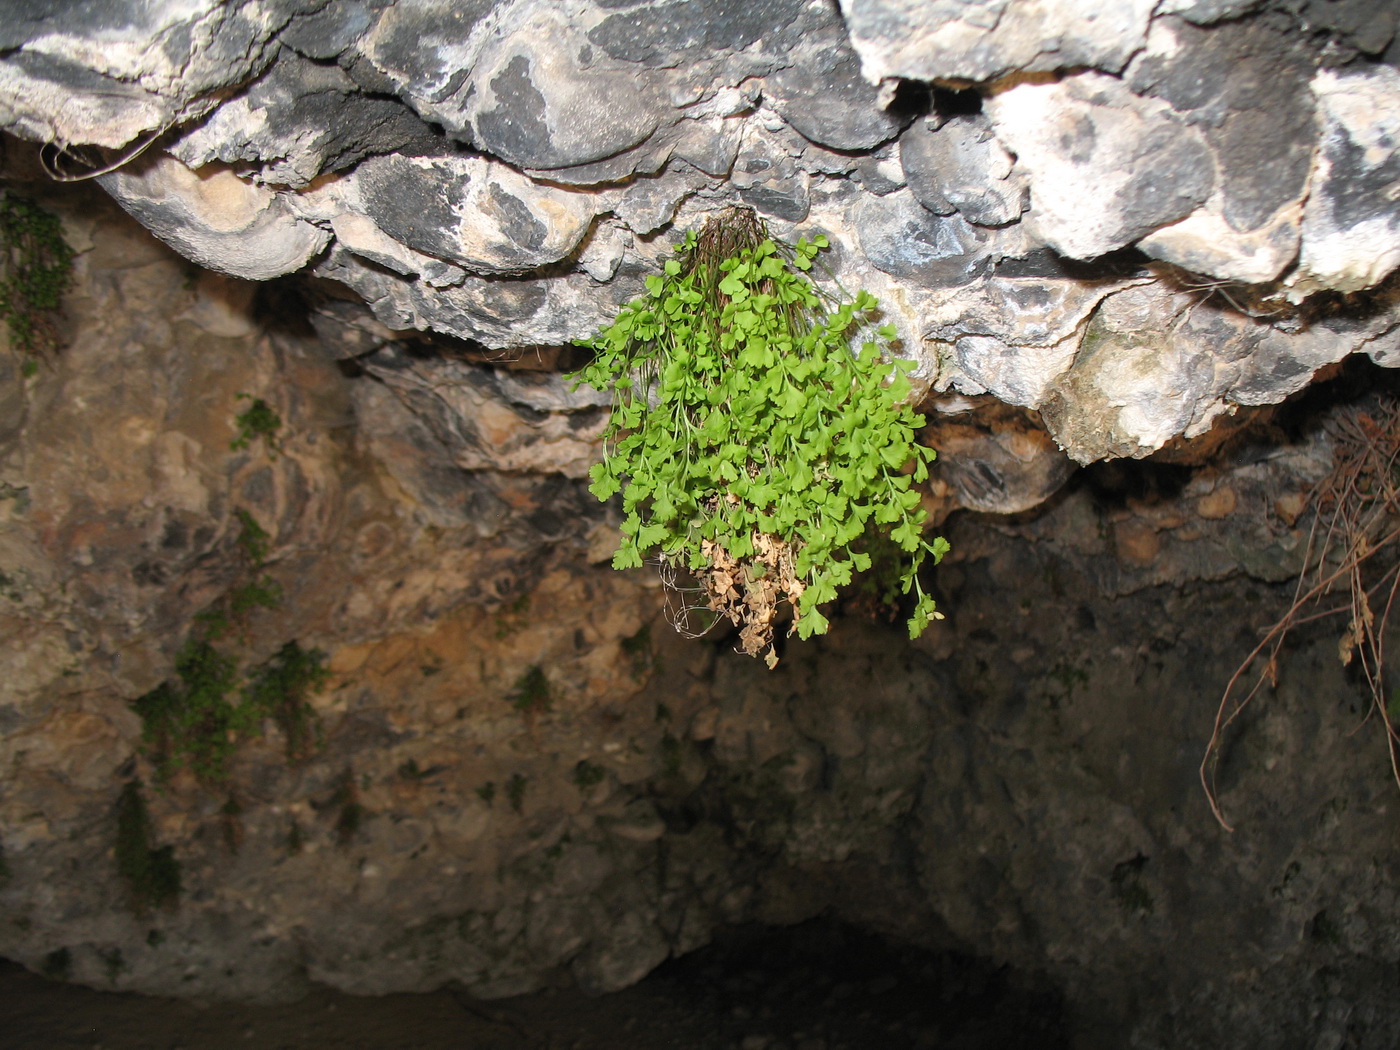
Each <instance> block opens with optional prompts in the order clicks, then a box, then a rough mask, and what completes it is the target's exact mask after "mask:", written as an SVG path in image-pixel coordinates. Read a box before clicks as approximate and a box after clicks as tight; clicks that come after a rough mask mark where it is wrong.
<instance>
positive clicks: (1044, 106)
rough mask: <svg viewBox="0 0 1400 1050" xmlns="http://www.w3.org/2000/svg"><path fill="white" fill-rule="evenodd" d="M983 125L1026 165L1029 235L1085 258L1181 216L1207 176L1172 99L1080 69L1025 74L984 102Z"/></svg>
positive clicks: (1198, 143) (1210, 176)
mask: <svg viewBox="0 0 1400 1050" xmlns="http://www.w3.org/2000/svg"><path fill="white" fill-rule="evenodd" d="M988 111H989V113H990V115H991V120H992V126H993V128H995V130H996V133H997V137H998V138H999V139H1000V140H1001V141H1002V142H1004V143H1005V144H1006V148H1007V149H1009V150H1011V152H1012V153H1014V154H1016V158H1017V161H1018V163H1019V164H1020V165H1021V166H1022V167H1023V168H1024V169H1025V170H1026V171H1027V172H1029V175H1030V184H1031V212H1030V216H1029V217H1028V219H1027V222H1029V223H1030V224H1031V225H1032V227H1033V229H1034V234H1035V236H1036V237H1038V238H1039V239H1041V241H1042V242H1043V243H1045V244H1048V245H1049V246H1050V247H1052V248H1054V249H1055V250H1056V251H1059V252H1061V253H1062V254H1064V255H1069V256H1072V257H1074V258H1077V259H1091V258H1093V257H1095V256H1098V255H1105V254H1107V253H1108V252H1111V251H1114V250H1115V249H1118V248H1122V247H1124V246H1125V245H1128V244H1131V243H1133V242H1134V241H1136V240H1138V239H1139V238H1140V237H1142V236H1143V235H1144V234H1147V233H1150V232H1151V231H1153V230H1155V229H1157V228H1158V227H1161V226H1165V225H1168V224H1170V223H1174V222H1176V221H1177V220H1178V219H1182V218H1185V217H1186V216H1187V215H1189V214H1190V213H1191V212H1192V211H1193V210H1194V209H1195V207H1196V206H1197V205H1198V204H1200V203H1202V202H1203V201H1205V200H1206V199H1207V198H1208V197H1209V196H1210V195H1211V192H1212V190H1213V189H1214V186H1215V181H1216V175H1215V166H1214V164H1213V162H1212V159H1211V155H1210V150H1209V149H1208V148H1207V146H1206V144H1205V141H1204V139H1203V137H1202V136H1201V135H1200V134H1199V133H1197V132H1196V131H1195V129H1194V128H1191V127H1189V126H1188V125H1186V124H1185V123H1184V122H1183V121H1181V120H1180V119H1179V118H1178V117H1177V116H1176V115H1175V114H1174V113H1173V111H1172V109H1171V108H1170V107H1169V106H1167V105H1165V104H1163V103H1159V102H1154V101H1152V100H1149V99H1144V98H1141V97H1140V96H1137V95H1134V94H1133V93H1132V92H1131V91H1129V90H1128V89H1127V88H1126V87H1124V86H1123V84H1122V82H1121V81H1119V80H1117V79H1115V78H1113V77H1108V76H1104V75H1101V74H1093V73H1085V74H1081V75H1080V76H1077V77H1073V78H1070V79H1066V80H1064V81H1058V82H1048V83H1037V82H1034V81H1027V82H1026V83H1022V84H1017V85H1015V86H1014V87H1011V88H1008V89H1007V90H1005V91H1002V92H999V93H998V94H997V95H996V96H994V97H993V98H992V99H990V100H989V102H988Z"/></svg>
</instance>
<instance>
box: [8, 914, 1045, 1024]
mask: <svg viewBox="0 0 1400 1050" xmlns="http://www.w3.org/2000/svg"><path fill="white" fill-rule="evenodd" d="M833 936H835V937H836V938H837V939H836V940H835V941H833ZM853 938H854V940H853ZM873 943H874V942H873V941H867V940H865V939H864V938H863V937H862V935H859V934H852V933H850V932H849V931H845V932H841V931H839V930H838V932H837V933H836V934H833V932H832V931H831V930H830V929H827V928H820V927H818V928H814V927H810V926H808V927H807V928H806V929H805V930H804V929H803V928H802V927H798V928H795V929H794V930H791V931H785V932H783V933H782V934H780V935H778V936H777V937H776V938H775V936H774V935H773V934H771V933H765V934H763V935H761V936H756V935H754V934H753V933H752V932H747V933H746V932H743V931H740V932H738V933H735V934H732V935H729V936H727V937H726V938H723V939H722V940H721V941H720V942H719V943H717V944H715V945H713V946H711V947H710V948H706V949H703V950H701V951H699V952H696V953H694V954H692V955H690V956H687V957H686V958H684V959H681V960H678V961H675V962H672V963H668V964H666V965H665V966H663V967H662V968H661V969H659V970H658V971H657V972H656V973H654V974H652V975H651V976H649V977H648V978H647V979H646V980H644V981H643V982H641V983H640V984H638V985H635V986H633V987H632V988H628V989H625V990H623V991H621V992H615V993H613V994H610V995H604V996H598V997H589V996H586V995H584V994H582V993H581V992H579V991H578V990H577V989H574V988H564V989H550V990H545V991H542V992H536V993H534V994H532V995H526V996H519V997H516V998H513V999H502V1000H495V1001H491V1002H482V1001H479V1000H474V999H472V998H471V997H469V996H467V995H466V994H464V993H463V992H461V991H460V990H454V989H450V988H449V989H442V990H439V991H436V992H432V993H428V994H422V995H387V996H374V997H371V996H351V995H345V994H343V993H341V992H337V991H333V990H331V989H327V988H318V989H316V990H315V991H313V992H312V994H311V995H310V996H308V997H307V998H305V999H303V1000H301V1001H300V1002H298V1003H295V1004H291V1005H278V1006H255V1005H240V1004H229V1003H218V1004H210V1005H199V1004H195V1003H190V1002H183V1001H179V1000H171V999H159V998H152V997H147V996H141V995H135V994H132V993H125V992H101V991H94V990H92V989H89V988H83V987H79V986H76V985H71V984H64V983H62V982H58V981H51V980H48V979H46V978H43V977H39V976H36V975H34V974H31V973H29V972H28V971H26V970H24V969H23V968H22V967H20V966H18V965H15V964H13V963H9V962H5V961H3V960H0V1050H69V1048H72V1050H249V1048H256V1050H310V1048H313V1047H314V1048H317V1050H320V1048H323V1047H334V1048H336V1050H448V1048H451V1050H877V1048H878V1050H902V1048H909V1050H916V1048H939V1050H993V1048H995V1050H1015V1048H1018V1047H1026V1048H1028V1050H1029V1048H1031V1047H1034V1048H1036V1050H1054V1048H1055V1047H1057V1046H1062V1045H1064V1039H1063V1033H1062V1026H1061V1020H1060V1009H1059V1006H1058V1003H1057V1002H1055V1000H1054V998H1053V997H1052V996H1047V995H1044V994H1039V993H1034V992H1027V991H1023V990H1019V989H1016V988H1013V987H1012V986H1011V984H1010V983H1009V982H1008V981H1007V980H1006V979H1005V975H1003V974H1000V973H999V972H997V971H995V970H992V969H990V968H989V967H986V966H985V965H983V964H979V963H976V962H972V961H969V960H966V959H964V958H961V957H958V956H933V955H927V954H925V953H913V952H909V953H900V952H891V951H889V950H888V949H887V948H884V947H879V948H874V949H872V947H871V945H872V944H873ZM828 952H830V953H831V954H827V953H828ZM814 953H819V954H814Z"/></svg>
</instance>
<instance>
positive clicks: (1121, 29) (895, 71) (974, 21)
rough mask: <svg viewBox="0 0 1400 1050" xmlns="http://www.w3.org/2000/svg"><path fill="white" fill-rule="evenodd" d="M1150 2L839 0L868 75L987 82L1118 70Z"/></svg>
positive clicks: (1134, 44) (1139, 35)
mask: <svg viewBox="0 0 1400 1050" xmlns="http://www.w3.org/2000/svg"><path fill="white" fill-rule="evenodd" d="M1155 6H1156V5H1155V4H1154V3H1153V2H1151V0H1126V2H1121V3H1115V2H1113V0H1089V2H1081V3H1073V2H1071V3H1060V2H1055V0H1046V2H1038V3H1031V4H1017V3H1015V2H1014V0H933V2H925V0H842V3H841V9H842V12H843V13H844V14H845V16H846V20H847V24H848V25H849V26H850V30H851V42H852V44H853V45H854V46H855V49H856V51H857V52H858V53H859V54H860V57H861V63H862V65H863V67H864V69H865V75H866V77H867V78H868V79H870V80H871V81H879V80H883V79H884V78H886V77H909V78H911V79H914V80H935V79H943V80H993V79H996V78H997V77H1001V76H1004V75H1006V74H1007V73H1012V72H1018V71H1019V72H1028V73H1038V72H1049V71H1052V70H1057V69H1064V68H1068V67H1073V66H1094V67H1096V68H1099V69H1105V70H1108V71H1109V72H1118V71H1119V70H1121V69H1122V68H1123V66H1124V65H1125V64H1126V63H1127V61H1128V59H1129V58H1130V57H1131V56H1132V54H1133V52H1134V51H1135V50H1137V48H1138V47H1140V46H1141V44H1142V39H1143V36H1144V35H1145V34H1146V32H1147V25H1148V19H1149V18H1150V16H1151V14H1152V10H1153V8H1154V7H1155Z"/></svg>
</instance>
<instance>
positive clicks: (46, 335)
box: [0, 193, 73, 374]
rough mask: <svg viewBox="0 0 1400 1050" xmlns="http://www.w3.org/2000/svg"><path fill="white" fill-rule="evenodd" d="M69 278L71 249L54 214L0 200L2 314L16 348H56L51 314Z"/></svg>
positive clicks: (12, 198) (21, 200)
mask: <svg viewBox="0 0 1400 1050" xmlns="http://www.w3.org/2000/svg"><path fill="white" fill-rule="evenodd" d="M72 281H73V249H72V248H71V247H69V245H68V242H67V241H65V240H64V239H63V224H62V223H61V222H60V221H59V219H58V216H57V215H54V214H53V213H52V212H49V211H46V210H45V209H43V208H41V207H39V205H37V204H35V203H34V202H33V201H32V200H29V199H28V198H25V197H19V196H16V195H15V194H13V193H9V194H6V195H5V196H4V198H3V199H0V318H3V320H4V321H5V324H6V326H7V327H8V328H9V330H10V345H11V346H12V347H14V349H16V350H18V351H19V352H20V353H22V354H30V355H41V354H46V353H52V352H54V351H56V350H58V348H59V346H60V340H59V336H58V329H57V327H56V326H55V324H54V314H55V313H56V312H57V311H58V308H59V306H60V304H61V303H62V300H63V295H64V293H65V292H66V291H68V289H69V287H70V286H71V284H72ZM30 374H32V373H30Z"/></svg>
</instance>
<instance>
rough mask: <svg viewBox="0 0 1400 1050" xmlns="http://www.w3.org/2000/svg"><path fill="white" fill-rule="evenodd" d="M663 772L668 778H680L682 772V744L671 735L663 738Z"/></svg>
mask: <svg viewBox="0 0 1400 1050" xmlns="http://www.w3.org/2000/svg"><path fill="white" fill-rule="evenodd" d="M661 770H662V772H663V773H665V774H666V775H667V776H668V777H674V776H679V775H680V771H681V742H680V741H679V740H678V739H676V737H675V736H673V735H672V734H670V733H667V734H665V735H664V736H662V738H661Z"/></svg>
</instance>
